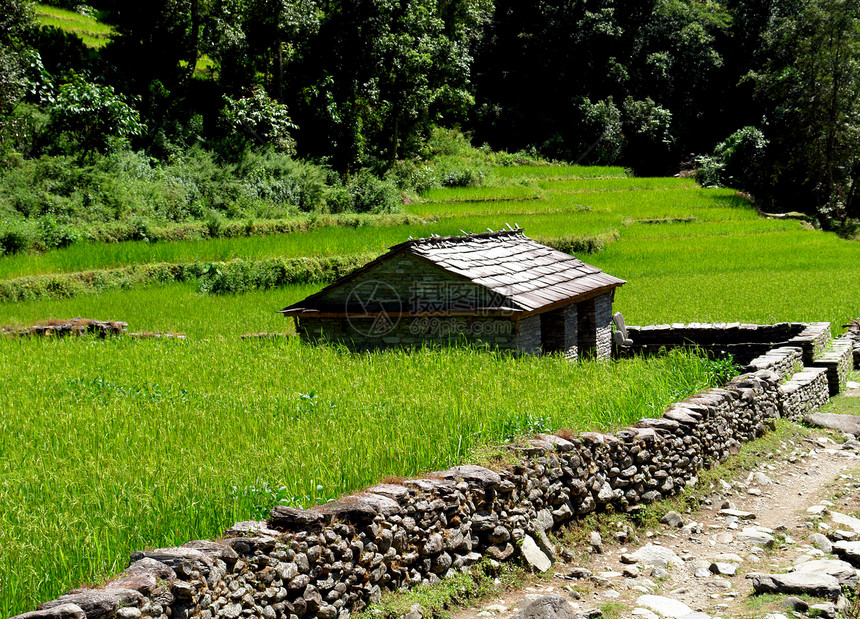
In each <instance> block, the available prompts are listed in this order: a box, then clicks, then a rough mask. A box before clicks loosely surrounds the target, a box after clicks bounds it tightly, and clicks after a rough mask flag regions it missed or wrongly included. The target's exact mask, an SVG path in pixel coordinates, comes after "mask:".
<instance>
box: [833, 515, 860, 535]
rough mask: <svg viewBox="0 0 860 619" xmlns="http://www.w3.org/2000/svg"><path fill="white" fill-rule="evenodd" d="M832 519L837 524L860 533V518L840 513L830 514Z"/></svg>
mask: <svg viewBox="0 0 860 619" xmlns="http://www.w3.org/2000/svg"><path fill="white" fill-rule="evenodd" d="M830 519H831V520H832V521H833V522H835V523H836V524H840V525H842V526H843V527H848V528H849V529H851V530H852V531H854V532H856V533H860V518H854V517H853V516H848V515H846V514H840V513H839V512H830Z"/></svg>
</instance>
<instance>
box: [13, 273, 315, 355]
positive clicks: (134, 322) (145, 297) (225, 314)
mask: <svg viewBox="0 0 860 619" xmlns="http://www.w3.org/2000/svg"><path fill="white" fill-rule="evenodd" d="M321 287H322V285H321V284H316V285H308V286H285V287H283V288H278V289H275V290H259V291H256V292H251V293H247V294H241V295H223V296H222V295H205V294H201V293H199V292H197V287H196V285H195V284H171V285H167V286H152V287H149V288H139V289H133V290H121V291H112V292H107V293H104V294H101V295H98V296H95V297H75V298H72V299H57V300H40V301H24V302H21V303H0V326H6V325H8V326H16V327H27V326H30V325H33V324H35V323H36V322H38V321H41V320H48V319H52V318H55V319H61V320H62V319H69V318H75V317H83V318H93V319H96V320H119V321H123V322H127V323H128V329H129V331H133V332H141V331H158V332H167V333H185V334H186V335H188V337H190V338H194V339H200V338H229V339H232V340H236V339H237V337H238V336H239V335H241V334H244V333H260V332H267V333H285V332H290V333H291V332H294V331H295V329H294V328H293V321H292V319H289V320H288V319H286V318H284V316H283V315H281V314H278V313H277V310H279V309H281V308H283V307H286V306H287V305H290V304H291V303H294V302H296V301H300V300H301V299H303V298H305V297H306V296H308V295H310V294H313V293H314V292H316V291H317V290H319V289H320V288H321ZM0 343H2V340H0Z"/></svg>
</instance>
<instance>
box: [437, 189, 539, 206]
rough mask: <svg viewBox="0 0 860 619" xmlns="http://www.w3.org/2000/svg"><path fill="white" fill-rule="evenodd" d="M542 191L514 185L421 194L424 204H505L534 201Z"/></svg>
mask: <svg viewBox="0 0 860 619" xmlns="http://www.w3.org/2000/svg"><path fill="white" fill-rule="evenodd" d="M540 197H541V191H540V190H539V189H535V188H533V187H523V186H522V185H512V186H509V187H456V188H445V189H428V190H427V191H425V192H423V193H422V194H421V199H422V200H423V201H424V202H443V203H448V202H480V201H487V202H503V201H507V200H534V199H536V198H540Z"/></svg>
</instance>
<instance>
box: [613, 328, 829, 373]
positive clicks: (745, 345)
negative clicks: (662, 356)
mask: <svg viewBox="0 0 860 619" xmlns="http://www.w3.org/2000/svg"><path fill="white" fill-rule="evenodd" d="M627 332H628V335H629V337H630V338H631V339H632V340H633V346H632V347H631V349H630V352H632V353H642V354H654V353H657V352H659V351H660V350H661V349H663V348H667V349H668V348H678V347H690V346H696V347H699V348H702V349H704V350H707V351H710V352H711V353H712V354H715V355H725V354H731V355H732V356H733V357H734V359H735V361H736V362H737V363H740V364H741V365H746V364H747V363H749V362H750V361H751V360H752V359H753V358H755V357H757V356H759V355H762V354H765V353H767V352H768V351H769V350H771V349H773V348H778V347H781V346H792V347H799V348H800V349H801V350H802V351H803V363H804V364H805V365H812V363H813V361H814V360H815V358H816V357H817V356H819V355H821V353H823V352H824V350H825V349H826V348H827V346H828V344H829V343H830V339H831V334H830V323H829V322H813V323H802V322H781V323H777V324H773V325H756V324H743V323H739V322H732V323H697V322H692V323H689V324H684V323H675V324H671V325H668V324H666V325H648V326H644V327H637V326H632V327H631V326H628V327H627Z"/></svg>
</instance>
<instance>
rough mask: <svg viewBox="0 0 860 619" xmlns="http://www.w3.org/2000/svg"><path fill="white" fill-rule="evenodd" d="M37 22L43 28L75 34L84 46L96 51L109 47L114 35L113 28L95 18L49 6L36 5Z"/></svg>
mask: <svg viewBox="0 0 860 619" xmlns="http://www.w3.org/2000/svg"><path fill="white" fill-rule="evenodd" d="M36 20H37V21H38V22H39V23H40V24H42V25H43V26H54V27H56V28H59V29H61V30H64V31H66V32H69V33H71V34H74V35H76V36H78V37H80V39H81V40H82V41H83V42H84V45H86V46H87V47H92V48H96V49H98V48H100V47H104V46H105V45H107V43H108V41H110V37H111V35H112V34H113V28H112V27H111V26H109V25H107V24H104V23H102V22H100V21H99V20H97V19H96V18H94V17H89V16H87V15H82V14H81V13H76V12H75V11H67V10H66V9H61V8H59V7H56V6H50V5H48V4H37V5H36Z"/></svg>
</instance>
